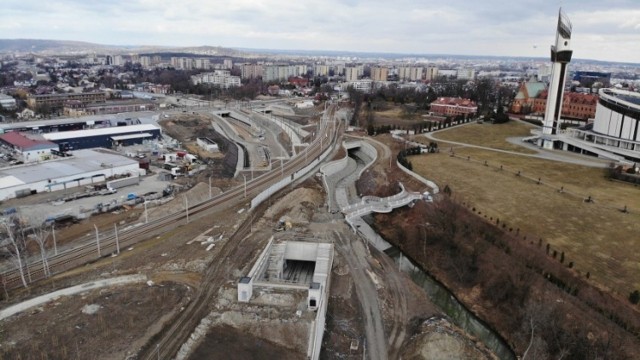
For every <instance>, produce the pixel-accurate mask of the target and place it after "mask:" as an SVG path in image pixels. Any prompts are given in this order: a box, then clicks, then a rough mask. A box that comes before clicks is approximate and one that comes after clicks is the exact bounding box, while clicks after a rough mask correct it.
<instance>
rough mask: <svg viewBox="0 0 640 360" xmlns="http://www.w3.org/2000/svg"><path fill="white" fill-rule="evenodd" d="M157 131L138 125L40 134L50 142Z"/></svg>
mask: <svg viewBox="0 0 640 360" xmlns="http://www.w3.org/2000/svg"><path fill="white" fill-rule="evenodd" d="M154 130H155V131H157V130H160V128H159V127H157V126H155V125H151V124H140V125H129V126H112V127H107V128H99V129H87V130H73V131H62V132H53V133H46V134H42V136H43V137H44V138H45V139H47V140H51V141H56V140H63V139H70V138H81V137H89V136H103V135H108V136H112V135H121V134H128V133H134V132H145V131H154Z"/></svg>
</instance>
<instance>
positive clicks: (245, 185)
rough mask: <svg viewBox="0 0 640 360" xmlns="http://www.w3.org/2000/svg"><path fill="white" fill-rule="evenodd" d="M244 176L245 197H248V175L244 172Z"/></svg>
mask: <svg viewBox="0 0 640 360" xmlns="http://www.w3.org/2000/svg"><path fill="white" fill-rule="evenodd" d="M242 178H243V179H244V197H245V198H246V197H247V176H246V175H245V174H242Z"/></svg>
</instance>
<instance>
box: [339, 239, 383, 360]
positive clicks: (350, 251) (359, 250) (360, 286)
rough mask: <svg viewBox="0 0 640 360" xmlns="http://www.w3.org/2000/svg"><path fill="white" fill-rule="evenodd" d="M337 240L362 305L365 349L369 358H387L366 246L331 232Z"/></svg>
mask: <svg viewBox="0 0 640 360" xmlns="http://www.w3.org/2000/svg"><path fill="white" fill-rule="evenodd" d="M334 235H335V237H336V239H337V242H336V247H337V248H338V251H339V252H341V253H342V254H343V256H344V258H345V260H346V261H347V264H349V268H350V270H351V271H352V276H353V279H354V281H355V285H356V293H357V295H358V299H359V300H360V303H361V306H362V310H363V311H362V313H363V315H364V322H365V324H364V329H365V334H366V339H367V341H366V344H365V346H366V349H367V353H368V355H369V359H371V360H385V359H388V358H389V357H388V352H387V337H386V335H385V333H384V325H383V320H382V311H381V306H380V303H379V301H378V291H377V289H376V286H375V284H374V283H373V281H371V280H370V275H368V274H367V273H369V274H372V270H371V266H370V265H369V262H368V261H367V253H366V249H365V248H364V246H363V245H362V242H359V241H353V238H352V237H347V236H344V234H343V233H340V232H338V231H334Z"/></svg>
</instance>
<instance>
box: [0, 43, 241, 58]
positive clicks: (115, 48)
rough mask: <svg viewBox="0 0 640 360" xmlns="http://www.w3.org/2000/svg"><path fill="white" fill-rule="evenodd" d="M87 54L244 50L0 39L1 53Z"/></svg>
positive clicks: (227, 53) (228, 53) (230, 53)
mask: <svg viewBox="0 0 640 360" xmlns="http://www.w3.org/2000/svg"><path fill="white" fill-rule="evenodd" d="M16 52H20V53H37V54H60V55H63V54H86V53H93V52H95V53H99V54H105V53H113V54H117V53H132V52H136V53H167V52H172V53H186V54H198V55H210V56H241V55H243V52H242V51H240V50H236V49H230V48H223V47H220V46H190V47H170V46H153V45H150V46H144V45H135V46H127V45H103V44H95V43H90V42H83V41H70V40H42V39H0V53H16Z"/></svg>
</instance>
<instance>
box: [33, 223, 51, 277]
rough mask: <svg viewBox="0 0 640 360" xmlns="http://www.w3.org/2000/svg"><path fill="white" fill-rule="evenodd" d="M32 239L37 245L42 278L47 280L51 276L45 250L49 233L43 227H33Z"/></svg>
mask: <svg viewBox="0 0 640 360" xmlns="http://www.w3.org/2000/svg"><path fill="white" fill-rule="evenodd" d="M32 230H33V239H34V240H35V242H36V243H37V244H38V248H39V249H40V257H41V258H42V272H43V273H44V277H45V278H48V277H49V276H51V271H49V261H48V260H47V249H46V246H45V245H46V242H47V239H48V238H49V231H47V230H45V227H44V226H39V227H34V228H33V229H32Z"/></svg>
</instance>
